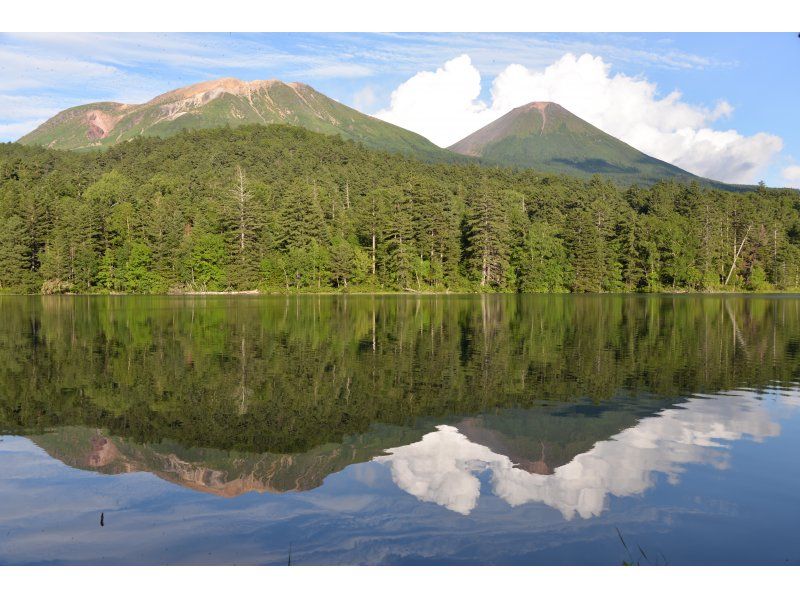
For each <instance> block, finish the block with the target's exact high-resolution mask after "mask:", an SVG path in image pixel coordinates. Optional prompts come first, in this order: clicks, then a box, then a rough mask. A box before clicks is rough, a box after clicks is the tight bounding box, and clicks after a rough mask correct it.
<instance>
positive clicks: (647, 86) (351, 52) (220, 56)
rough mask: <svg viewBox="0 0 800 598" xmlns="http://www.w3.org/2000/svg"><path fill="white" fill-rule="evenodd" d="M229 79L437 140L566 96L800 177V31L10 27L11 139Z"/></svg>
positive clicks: (744, 172)
mask: <svg viewBox="0 0 800 598" xmlns="http://www.w3.org/2000/svg"><path fill="white" fill-rule="evenodd" d="M511 65H515V66H511ZM218 77H238V78H241V79H247V80H252V79H270V78H278V79H282V80H288V81H303V82H306V83H308V84H310V85H312V86H313V87H315V88H316V89H318V90H319V91H321V92H323V93H325V94H327V95H329V96H331V97H333V98H335V99H337V100H339V101H341V102H343V103H345V104H348V105H351V106H353V107H355V108H358V109H360V110H362V111H365V112H368V113H370V114H376V115H378V116H379V117H381V118H385V119H387V120H390V121H391V122H395V123H396V124H399V125H401V126H405V127H407V128H410V129H412V130H416V131H417V132H419V133H421V134H423V135H426V136H427V137H429V138H431V139H432V140H433V141H434V142H436V143H439V144H440V145H447V144H449V143H452V142H454V141H455V140H457V139H458V138H460V137H463V136H464V135H466V134H468V133H470V132H472V131H473V130H474V129H475V128H478V127H480V126H483V124H487V123H488V122H490V121H491V120H492V119H493V118H496V117H497V116H500V115H501V113H503V112H504V111H506V109H510V108H512V107H514V106H513V104H514V103H515V102H517V103H524V102H527V101H535V100H550V101H558V102H559V103H561V104H562V105H564V107H566V108H567V109H569V110H571V111H573V112H575V113H576V114H577V115H578V116H581V117H582V118H585V119H586V120H589V121H590V122H592V123H593V124H596V125H597V126H600V127H601V128H603V129H604V130H606V131H608V132H609V133H611V134H614V135H616V136H618V137H620V138H622V139H623V140H625V141H627V142H628V143H631V144H632V145H634V146H635V147H637V148H639V149H641V150H643V151H646V152H647V153H650V154H652V155H656V156H657V157H660V158H663V159H666V160H669V161H671V162H674V163H677V164H678V165H679V166H682V167H684V168H687V169H688V170H691V171H693V172H696V173H698V174H702V175H705V176H711V177H714V178H719V179H722V180H729V181H734V182H755V181H757V180H758V179H761V178H763V179H765V180H766V181H767V182H768V183H769V184H772V185H792V186H800V121H799V120H798V117H797V103H798V98H800V39H799V38H798V36H797V34H796V33H786V34H727V33H716V34H486V33H483V34H465V33H456V34H440V33H432V34H423V33H415V34H360V33H358V34H356V33H353V34H185V33H184V34H3V35H0V140H6V141H9V140H14V139H16V138H18V137H19V136H21V135H23V134H24V133H26V132H27V131H29V130H31V129H32V128H34V127H35V126H36V125H38V124H39V123H40V122H42V121H43V120H45V119H46V118H48V117H49V116H51V115H52V114H54V113H55V112H57V111H58V110H61V109H64V108H67V107H70V106H73V105H76V104H82V103H87V102H91V101H98V100H115V101H122V102H129V103H134V102H143V101H146V100H148V99H150V98H152V97H153V96H155V95H157V94H159V93H162V92H164V91H166V90H169V89H173V88H176V87H180V86H183V85H188V84H190V83H193V82H197V81H201V80H207V79H213V78H218ZM675 92H678V94H679V95H677V94H676V93H675ZM393 94H394V95H393Z"/></svg>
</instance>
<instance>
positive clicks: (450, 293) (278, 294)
mask: <svg viewBox="0 0 800 598" xmlns="http://www.w3.org/2000/svg"><path fill="white" fill-rule="evenodd" d="M374 295H386V296H398V297H418V296H487V295H497V296H511V295H517V296H530V297H536V296H563V297H614V296H636V297H647V296H713V295H740V296H752V297H764V296H770V295H777V296H790V295H800V289H798V290H769V291H746V290H735V291H725V290H715V291H682V290H675V291H654V292H648V291H614V292H591V293H572V292H541V293H520V292H516V291H508V292H505V291H489V292H485V291H391V290H380V291H348V292H337V291H333V290H332V291H318V292H303V291H300V292H295V293H282V292H271V291H259V290H257V289H252V290H246V291H186V292H180V293H176V292H166V293H119V292H113V293H53V294H49V293H3V292H0V297H237V296H245V297H315V296H316V297H321V296H326V297H331V296H333V297H348V296H374Z"/></svg>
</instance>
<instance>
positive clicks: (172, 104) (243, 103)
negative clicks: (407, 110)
mask: <svg viewBox="0 0 800 598" xmlns="http://www.w3.org/2000/svg"><path fill="white" fill-rule="evenodd" d="M246 124H262V125H265V124H289V125H294V126H299V127H303V128H304V129H308V130H310V131H314V132H316V133H324V134H327V135H340V136H341V137H343V138H344V139H352V140H354V141H359V142H361V143H363V144H364V145H366V146H367V147H371V148H375V149H381V150H387V151H392V152H400V153H405V154H410V155H414V156H416V157H421V158H428V159H434V158H435V159H442V160H452V159H453V158H454V156H453V155H452V154H451V153H450V152H448V151H446V150H443V149H441V148H439V147H437V146H436V145H434V144H433V143H431V142H430V141H428V140H427V139H425V138H424V137H422V136H421V135H417V134H416V133H412V132H411V131H407V130H406V129H403V128H401V127H398V126H395V125H392V124H389V123H387V122H384V121H382V120H379V119H377V118H374V117H371V116H367V115H366V114H362V113H361V112H359V111H357V110H354V109H352V108H349V107H348V106H345V105H344V104H340V103H339V102H337V101H335V100H332V99H331V98H329V97H327V96H325V95H323V94H321V93H319V92H318V91H316V90H315V89H313V88H312V87H309V86H308V85H305V84H303V83H284V82H282V81H277V80H265V81H250V82H245V81H240V80H238V79H218V80H214V81H207V82H204V83H198V84H195V85H190V86H188V87H183V88H181V89H176V90H173V91H170V92H167V93H165V94H162V95H160V96H157V97H155V98H153V99H152V100H150V101H149V102H147V103H145V104H119V103H114V102H100V103H95V104H86V105H84V106H77V107H74V108H69V109H67V110H64V111H63V112H60V113H58V114H57V115H55V116H54V117H53V118H51V119H50V120H48V121H47V122H45V123H43V124H42V125H41V126H39V127H38V128H37V129H35V130H34V131H32V132H31V133H28V134H27V135H25V136H24V137H22V138H20V140H19V142H20V143H22V144H26V145H40V146H44V147H48V148H52V149H66V150H80V149H88V148H98V147H108V146H110V145H114V144H116V143H119V142H121V141H127V140H130V139H132V138H134V137H138V136H146V137H170V136H172V135H174V134H176V133H179V132H180V131H182V130H185V129H189V130H196V129H209V128H216V127H224V126H231V127H234V126H240V125H246Z"/></svg>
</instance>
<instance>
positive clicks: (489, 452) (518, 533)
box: [0, 295, 800, 565]
mask: <svg viewBox="0 0 800 598" xmlns="http://www.w3.org/2000/svg"><path fill="white" fill-rule="evenodd" d="M0 315H2V317H1V318H0V433H2V434H3V436H2V437H0V563H2V564H275V565H287V564H291V565H307V564H521V565H522V564H525V565H535V564H575V565H577V564H608V565H621V564H625V563H630V564H641V565H664V564H670V565H672V564H692V565H694V564H704V565H712V564H795V565H796V564H800V541H798V538H799V537H800V508H799V507H798V505H799V504H800V500H799V499H800V459H798V455H799V454H800V298H798V297H797V296H732V295H727V296H721V295H703V296H692V295H676V296H671V295H662V296H654V295H641V296H640V295H606V296H601V295H582V296H575V295H566V296H562V295H540V296H539V295H516V296H515V295H490V296H476V295H472V296H467V295H465V296H435V295H431V296H303V297H270V296H184V297H180V296H178V297H96V296H95V297H83V296H73V297H11V296H0Z"/></svg>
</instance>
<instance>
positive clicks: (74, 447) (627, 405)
mask: <svg viewBox="0 0 800 598" xmlns="http://www.w3.org/2000/svg"><path fill="white" fill-rule="evenodd" d="M663 405H664V401H660V400H654V399H650V400H638V401H636V400H631V401H627V402H623V401H618V402H609V403H606V404H603V405H593V404H591V403H587V402H583V403H580V404H574V405H564V404H557V403H556V404H552V405H542V406H540V407H537V408H533V409H528V410H523V409H503V410H497V411H494V412H492V413H487V414H481V415H478V416H469V417H458V416H451V417H449V418H444V421H447V422H448V423H449V424H451V425H452V426H455V427H457V428H458V429H459V430H461V432H462V433H463V434H465V435H466V436H467V437H468V438H469V439H470V441H472V442H474V443H479V444H482V445H485V446H487V447H491V449H492V450H493V451H495V452H499V453H502V454H504V455H506V456H508V458H510V459H511V460H512V461H513V463H514V464H515V467H519V468H523V469H526V470H528V471H536V472H538V473H551V472H552V470H553V468H554V467H557V466H558V465H561V464H563V463H566V462H568V461H570V460H571V459H573V458H574V457H575V456H576V455H578V454H579V453H580V452H583V451H586V450H589V449H590V448H591V447H592V446H593V445H594V444H595V443H596V442H598V441H599V440H602V439H605V438H608V437H609V436H611V435H613V434H616V433H618V432H620V431H621V430H623V429H624V428H625V427H627V426H631V425H634V424H635V423H636V421H637V419H638V418H639V417H643V416H646V415H650V414H652V413H654V412H655V411H657V410H658V409H659V408H660V407H661V406H663ZM441 421H442V420H441V419H437V420H432V419H425V418H423V419H420V420H418V421H417V422H416V423H415V425H413V426H405V427H402V426H388V425H383V424H373V425H372V426H370V428H369V430H368V431H367V432H366V433H364V434H358V435H353V436H347V437H345V438H343V439H342V441H341V442H338V443H326V444H323V445H320V446H318V447H315V448H313V449H311V450H309V451H306V452H303V453H286V454H276V453H248V452H240V451H225V450H220V449H213V448H197V447H186V446H184V445H182V444H180V443H178V442H174V441H162V442H159V443H140V442H136V441H134V440H131V439H128V438H124V437H122V436H118V435H111V434H108V433H107V432H104V431H102V430H100V429H96V428H88V427H81V426H66V427H62V428H57V429H55V430H53V431H51V432H49V433H46V434H38V435H32V436H30V439H31V440H32V441H33V442H35V443H36V444H37V445H38V446H40V447H41V448H43V449H44V450H45V451H46V452H47V453H48V454H49V455H51V456H52V457H54V458H56V459H58V460H59V461H62V462H63V463H65V464H66V465H69V466H70V467H74V468H78V469H85V470H91V471H97V472H99V473H104V474H111V475H114V474H122V473H131V472H138V471H146V472H151V473H153V474H155V475H157V476H158V477H160V478H162V479H164V480H167V481H169V482H172V483H176V484H180V485H182V486H185V487H187V488H191V489H193V490H199V491H203V492H211V493H213V494H217V495H220V496H238V495H240V494H243V493H245V492H272V493H280V492H289V491H305V490H311V489H313V488H316V487H318V486H320V485H321V484H322V482H323V481H324V479H325V478H326V477H327V476H328V475H330V474H332V473H335V472H337V471H340V470H342V469H344V468H345V467H347V466H348V465H351V464H354V463H362V462H365V461H369V460H371V459H373V458H374V457H378V456H380V455H383V454H385V453H386V451H387V449H390V448H391V447H397V446H401V445H411V444H413V443H416V442H417V441H419V440H420V438H422V437H423V435H424V434H426V433H427V432H430V431H432V430H435V429H436V425H437V424H439V423H441Z"/></svg>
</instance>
